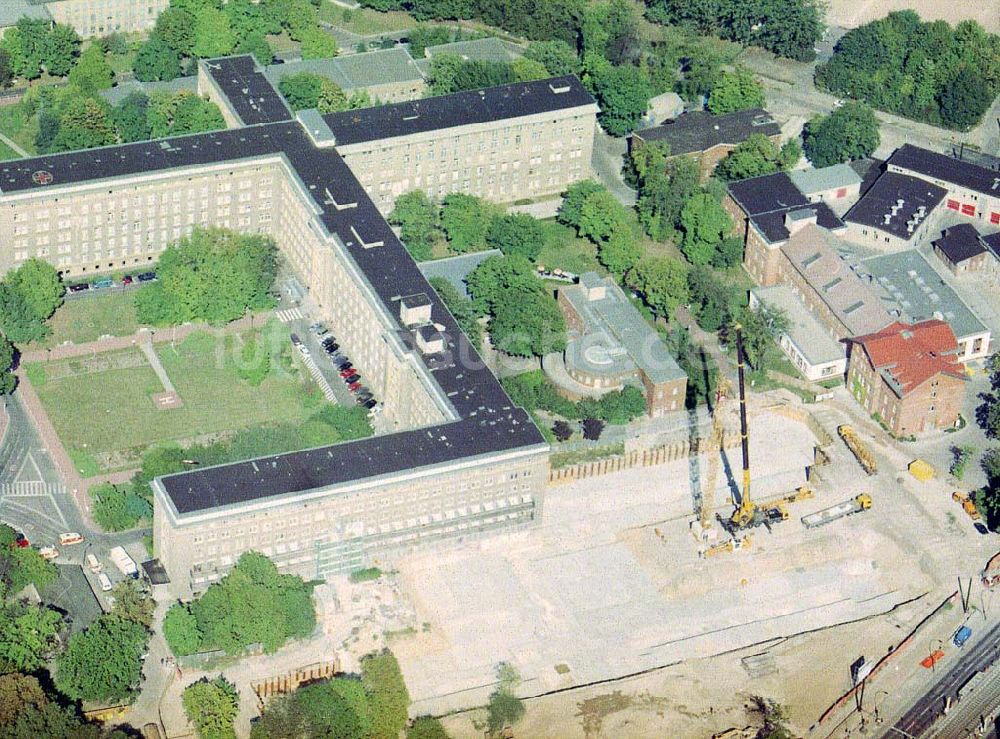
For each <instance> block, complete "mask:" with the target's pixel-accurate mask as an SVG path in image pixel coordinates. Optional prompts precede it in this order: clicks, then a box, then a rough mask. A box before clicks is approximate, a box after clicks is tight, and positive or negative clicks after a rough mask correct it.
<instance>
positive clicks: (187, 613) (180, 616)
mask: <svg viewBox="0 0 1000 739" xmlns="http://www.w3.org/2000/svg"><path fill="white" fill-rule="evenodd" d="M163 638H164V639H166V640H167V644H169V645H170V650H171V651H172V652H173V653H174V654H176V655H177V656H179V657H183V656H184V655H187V654H194V653H195V652H197V651H199V650H200V649H201V632H200V631H199V630H198V620H197V619H196V618H195V617H194V614H193V613H191V609H189V608H188V607H187V606H186V605H184V604H183V603H175V604H174V605H172V606H170V608H169V610H168V611H167V615H166V616H164V618H163Z"/></svg>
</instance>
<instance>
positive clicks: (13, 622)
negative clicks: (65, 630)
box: [0, 587, 63, 723]
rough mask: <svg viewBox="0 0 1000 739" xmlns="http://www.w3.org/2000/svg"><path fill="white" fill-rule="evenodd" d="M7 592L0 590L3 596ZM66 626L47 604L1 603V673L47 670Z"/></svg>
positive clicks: (14, 601)
mask: <svg viewBox="0 0 1000 739" xmlns="http://www.w3.org/2000/svg"><path fill="white" fill-rule="evenodd" d="M5 590H6V588H4V587H0V594H2V595H6V592H5ZM62 626H63V620H62V616H60V615H59V613H58V612H57V611H54V610H52V609H51V608H48V607H47V606H45V605H35V604H34V603H29V602H26V601H25V602H22V601H17V600H11V601H7V602H5V603H4V602H0V674H2V673H5V672H34V671H36V670H38V669H40V668H41V667H43V666H44V665H45V663H46V661H47V660H48V658H49V657H51V656H52V655H53V654H55V652H56V650H57V649H58V647H59V630H60V629H61V628H62ZM0 723H2V722H0Z"/></svg>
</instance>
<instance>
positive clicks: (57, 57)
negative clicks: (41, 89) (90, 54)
mask: <svg viewBox="0 0 1000 739" xmlns="http://www.w3.org/2000/svg"><path fill="white" fill-rule="evenodd" d="M0 49H2V50H3V51H4V52H5V53H6V55H7V58H8V60H9V63H10V70H11V72H12V73H13V75H14V76H15V77H24V78H26V79H29V80H31V79H37V78H38V77H40V76H41V74H42V72H43V71H45V72H48V73H49V74H50V75H52V76H54V77H64V76H66V75H67V74H69V71H70V70H71V69H72V68H73V65H74V64H75V63H76V59H77V57H78V56H79V53H80V37H79V36H77V34H76V31H74V30H73V28H72V27H70V26H65V25H63V24H61V23H56V24H52V23H50V22H49V21H46V20H43V19H41V18H38V19H33V18H28V17H27V16H24V17H22V18H21V19H20V20H19V21H18V22H17V25H15V26H14V27H13V28H10V29H8V30H7V32H6V33H5V34H4V36H3V39H0Z"/></svg>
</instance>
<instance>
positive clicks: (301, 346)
mask: <svg viewBox="0 0 1000 739" xmlns="http://www.w3.org/2000/svg"><path fill="white" fill-rule="evenodd" d="M296 346H297V347H298V348H299V351H300V352H302V356H303V357H308V356H309V347H308V346H306V345H305V344H296Z"/></svg>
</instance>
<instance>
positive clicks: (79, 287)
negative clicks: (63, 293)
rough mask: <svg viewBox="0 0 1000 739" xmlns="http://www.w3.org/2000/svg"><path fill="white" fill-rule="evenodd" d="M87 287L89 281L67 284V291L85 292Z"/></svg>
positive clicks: (88, 286) (88, 287)
mask: <svg viewBox="0 0 1000 739" xmlns="http://www.w3.org/2000/svg"><path fill="white" fill-rule="evenodd" d="M89 289H90V283H89V282H81V283H79V284H78V285H70V286H69V291H70V292H71V293H82V292H86V291H87V290H89Z"/></svg>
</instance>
